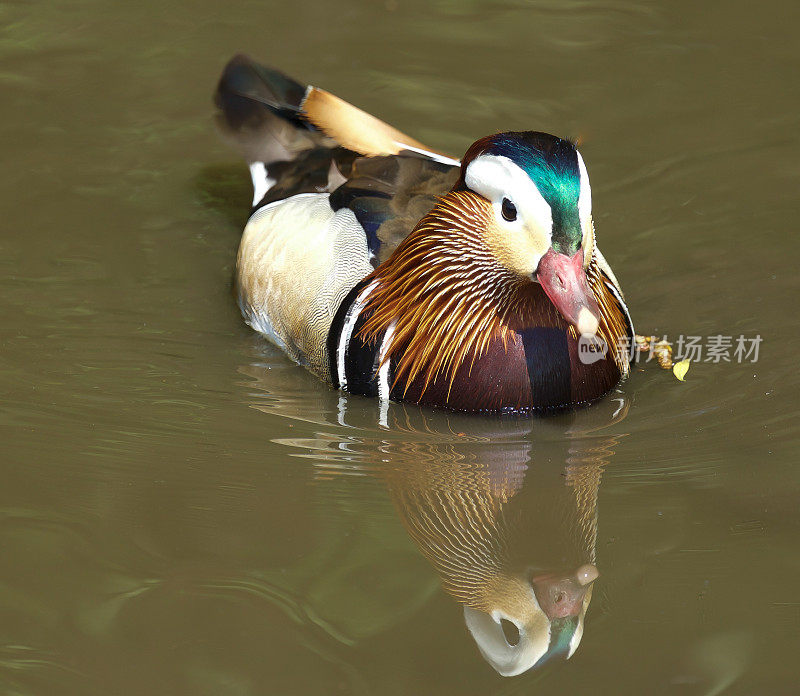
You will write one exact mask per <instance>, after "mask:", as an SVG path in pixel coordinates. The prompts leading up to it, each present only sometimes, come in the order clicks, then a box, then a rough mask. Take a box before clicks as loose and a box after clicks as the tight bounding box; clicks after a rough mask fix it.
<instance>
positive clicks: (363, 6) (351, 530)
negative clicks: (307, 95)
mask: <svg viewBox="0 0 800 696" xmlns="http://www.w3.org/2000/svg"><path fill="white" fill-rule="evenodd" d="M799 14H800V13H798V11H797V10H796V4H795V3H793V2H788V1H787V2H778V1H774V2H773V1H767V2H761V3H750V4H745V3H724V2H707V3H706V2H700V3H698V2H670V3H662V4H658V3H638V4H635V3H626V2H608V3H588V2H555V1H553V2H524V1H522V0H518V1H513V0H510V1H508V2H478V1H477V0H476V1H466V0H459V1H456V0H449V1H446V0H441V1H438V2H437V1H434V2H425V3H422V2H419V3H410V2H404V1H403V0H399V1H396V2H395V1H393V2H387V3H385V4H383V3H373V2H358V3H339V2H320V1H316V0H315V1H313V2H310V1H309V2H304V3H274V4H272V5H271V4H270V3H265V2H242V1H239V0H233V1H232V2H227V3H219V4H217V3H212V2H208V1H207V0H199V1H198V2H171V3H162V2H153V1H152V0H144V1H143V2H140V3H108V2H104V3H100V2H97V1H96V0H85V1H79V0H56V1H51V2H46V3H45V2H14V3H4V4H2V5H0V95H2V96H1V97H0V114H2V119H0V147H1V151H2V162H3V166H2V169H0V182H1V185H0V234H1V235H2V236H1V237H0V243H1V244H2V252H1V253H0V264H2V273H0V297H1V298H2V302H1V303H0V325H1V326H2V333H1V334H0V335H1V336H2V353H1V354H0V356H1V358H0V359H1V360H2V363H1V364H0V393H2V399H3V407H2V411H1V412H0V424H2V455H0V693H2V694H37V695H43V696H44V695H47V696H51V695H60V694H103V695H109V694H114V695H116V694H120V695H122V694H148V695H150V694H192V695H194V694H198V695H200V694H203V695H205V694H208V695H210V696H211V695H213V696H221V695H228V694H230V695H237V696H238V695H242V696H245V695H250V694H270V695H271V694H332V693H341V694H478V693H482V694H485V693H491V694H517V693H519V694H522V693H525V694H551V693H597V694H692V695H694V694H703V695H711V694H718V693H723V692H724V693H731V694H784V693H786V694H789V693H796V692H797V688H798V681H800V668H798V662H797V653H798V648H800V640H798V626H799V625H800V599H799V598H798V590H797V586H798V577H799V576H800V555H799V554H798V546H797V544H798V506H799V505H798V503H799V501H800V474H799V473H798V465H797V462H798V446H799V445H800V433H798V415H800V402H799V400H798V396H797V394H798V389H799V388H800V379H798V370H797V361H798V357H797V354H796V349H797V337H798V328H799V327H800V321H798V315H797V311H796V309H795V305H796V302H797V299H798V290H799V289H800V286H799V285H800V284H799V283H798V277H797V270H796V269H797V258H798V255H799V254H800V242H798V235H797V234H796V225H797V222H798V189H799V188H800V165H799V164H798V162H800V140H799V139H798V133H799V132H800V117H798V110H800V90H799V89H798V74H800V60H798V59H799V58H800V49H798V44H797V37H796V31H797V26H798V20H799V19H800V16H798V15H799ZM242 50H244V51H247V52H249V53H251V54H252V55H253V56H255V57H258V58H259V59H261V60H263V61H265V62H269V63H271V64H273V65H275V66H278V67H281V68H283V69H284V70H286V71H287V72H289V73H291V74H295V75H297V76H298V77H299V78H300V79H305V80H308V81H311V82H313V83H314V84H317V85H320V86H323V87H325V88H327V89H329V90H331V91H333V92H335V93H337V94H340V95H341V96H343V97H345V98H347V99H349V100H350V101H352V102H354V103H356V104H358V105H360V106H362V107H364V108H366V109H368V110H370V111H372V112H374V113H376V114H378V115H380V116H382V117H384V118H386V119H387V120H389V121H391V122H393V123H394V124H396V125H397V126H398V127H400V128H401V129H404V130H406V131H407V132H410V133H411V134H413V135H414V136H415V137H417V138H419V139H420V140H423V141H426V142H429V143H430V144H431V145H433V146H437V147H439V148H440V149H443V150H446V151H450V152H452V153H453V154H454V155H456V156H458V155H460V154H461V153H462V152H463V151H464V150H465V149H466V147H467V146H468V145H469V143H470V142H471V141H472V140H474V139H476V138H477V137H480V136H482V135H485V134H487V133H490V132H495V131H498V130H508V129H539V130H546V131H550V132H554V133H558V134H563V135H569V136H580V137H581V138H582V140H583V145H582V152H583V155H584V158H585V159H586V162H587V165H588V168H589V172H590V175H591V177H592V182H593V189H594V192H593V193H594V210H595V220H596V226H597V234H598V242H599V244H600V246H601V247H602V249H603V251H604V253H605V255H606V257H607V258H608V259H609V260H610V262H611V264H612V266H613V268H614V270H615V271H616V273H617V275H618V277H619V278H620V281H621V283H622V285H623V287H624V289H625V292H626V295H627V298H628V303H629V306H630V309H631V312H632V314H633V317H634V321H635V322H636V324H637V329H638V330H639V331H640V332H641V331H646V332H652V333H657V334H659V335H667V336H668V337H670V338H673V339H674V338H677V336H679V335H681V334H685V335H697V336H702V337H704V340H705V338H706V337H708V336H713V335H726V336H732V337H733V338H734V339H735V338H737V337H738V336H740V335H744V336H746V337H753V336H756V335H760V336H761V337H762V339H763V341H762V343H761V345H760V354H759V357H758V361H757V362H755V363H752V362H750V360H747V361H745V362H742V363H739V362H737V360H736V357H735V355H734V354H733V351H731V353H730V357H731V361H730V362H724V361H722V362H720V363H715V362H703V363H697V364H694V365H693V366H692V367H691V369H690V371H689V373H688V375H687V379H686V382H684V383H680V382H678V381H677V380H676V379H675V378H674V377H673V376H672V374H671V373H670V372H667V371H663V370H660V369H659V368H658V367H656V366H654V365H653V363H650V364H646V365H643V366H640V367H639V368H637V370H636V371H635V373H634V375H633V376H632V378H631V379H629V380H628V381H627V382H626V383H625V384H624V385H623V386H622V387H621V389H620V391H619V393H616V394H614V395H613V396H612V397H611V398H609V399H607V400H606V401H605V402H604V403H603V404H601V405H599V406H597V407H595V408H592V409H589V410H588V411H584V412H581V413H578V414H575V415H573V416H563V417H559V418H551V419H547V420H544V421H542V420H534V421H531V420H527V419H526V420H497V419H490V418H477V417H475V418H464V417H457V416H453V415H448V414H443V413H437V412H432V411H425V410H420V409H418V408H407V407H403V406H399V405H397V404H392V405H390V406H389V407H388V409H384V410H383V411H382V410H381V408H380V406H379V404H378V403H377V402H373V401H369V400H365V399H361V398H353V397H345V396H342V395H340V394H337V393H335V392H332V391H331V390H329V389H328V388H327V387H326V386H325V385H323V384H321V383H319V382H318V381H317V380H316V379H315V378H314V377H312V376H311V375H310V374H307V373H305V372H304V371H303V370H302V369H301V368H298V367H296V366H294V365H293V364H291V363H289V362H288V360H287V359H285V358H284V357H282V355H281V354H280V353H279V352H278V351H277V350H276V349H274V348H272V347H271V346H269V345H268V344H266V343H265V342H264V341H263V340H261V339H260V338H259V337H258V336H256V335H254V334H253V333H252V332H251V331H250V330H249V329H248V328H247V327H246V326H245V325H244V324H243V323H242V321H241V319H240V317H239V314H238V310H237V308H236V306H235V304H234V302H233V299H232V296H231V292H230V279H231V275H232V266H233V262H234V258H235V253H236V248H237V244H238V237H239V233H240V230H241V228H242V226H243V223H244V221H245V219H246V215H247V212H246V211H247V207H248V202H249V196H250V191H249V179H248V176H247V172H246V169H245V168H244V167H243V165H241V164H240V163H239V162H238V161H237V158H236V155H235V153H233V152H231V151H229V150H228V149H227V148H226V146H225V145H224V144H223V143H222V142H221V141H220V140H219V139H218V137H217V135H216V134H215V131H214V128H213V125H212V107H211V103H210V95H211V93H212V91H213V88H214V84H215V81H216V79H217V77H218V74H219V71H220V70H221V68H222V66H223V64H224V62H225V61H226V60H227V58H228V57H229V56H230V55H232V54H233V53H235V52H237V51H242ZM704 357H705V356H704ZM598 484H599V488H598ZM431 497H434V498H436V500H437V501H438V502H437V505H438V506H439V508H440V516H441V517H442V518H443V519H444V518H447V519H446V520H445V521H444V522H442V525H443V527H442V529H439V531H438V532H437V531H436V530H435V529H433V528H432V527H431V526H430V525H428V526H427V527H426V526H425V524H424V523H423V522H424V520H423V517H424V515H423V514H422V512H423V511H424V509H427V508H426V507H425V506H426V505H428V502H426V501H429V500H430V499H431ZM475 501H478V502H475ZM484 508H485V510H484ZM448 510H449V512H448ZM465 510H467V512H464V511H465ZM469 510H471V512H469ZM482 511H483V512H482ZM486 511H488V512H486ZM451 513H452V514H451ZM481 514H484V517H483V518H482V519H483V520H484V523H483V526H482V531H481V532H479V533H478V534H477V536H482V537H485V538H484V539H483V541H484V542H486V539H488V542H486V543H488V544H489V546H491V547H492V548H501V547H502V548H505V546H508V547H509V548H511V549H512V551H513V553H512V552H511V551H510V552H509V559H510V558H511V556H512V555H513V557H514V559H515V560H514V561H513V563H515V564H516V565H515V566H514V567H515V568H531V567H533V568H545V567H549V566H548V563H550V564H552V563H557V562H558V559H559V558H561V557H562V556H563V553H562V552H563V551H564V549H565V548H568V547H569V548H570V549H573V550H574V552H575V553H576V554H577V556H578V557H580V556H583V557H584V558H583V559H581V558H578V560H587V559H588V560H593V562H594V563H595V564H596V566H597V568H598V569H599V572H600V577H599V579H598V580H597V581H596V582H595V583H594V587H593V598H592V600H591V604H590V605H589V608H588V612H587V614H586V619H585V627H584V635H583V640H582V642H581V645H580V647H579V648H578V649H577V652H576V653H575V655H574V657H572V659H571V660H569V661H568V662H564V661H552V662H550V663H548V664H547V665H545V666H544V667H541V668H537V669H533V670H530V671H528V672H526V673H525V674H523V675H522V676H517V677H509V678H504V677H501V676H499V675H498V674H497V673H496V672H495V671H494V669H492V667H491V666H490V665H489V664H488V663H487V661H485V660H484V659H483V658H482V657H481V654H480V652H479V651H478V648H477V646H476V644H475V641H474V640H473V639H472V637H471V635H470V633H469V632H468V630H467V628H466V625H465V622H464V613H463V608H462V606H461V604H459V602H458V601H456V599H455V598H454V597H453V596H451V595H450V594H448V593H447V592H446V591H445V589H443V583H444V584H445V585H447V582H448V580H447V577H445V576H446V574H447V573H446V572H444V571H443V570H442V568H443V567H444V566H446V565H447V563H446V562H440V563H439V565H437V561H436V558H435V553H434V554H432V553H431V552H430V547H429V546H428V547H426V545H425V544H426V539H428V537H426V534H427V535H429V537H431V538H433V537H435V536H436V534H437V533H438V534H439V536H440V537H441V536H442V535H444V536H447V534H450V536H451V537H453V535H455V536H454V537H453V538H456V542H454V543H455V547H452V548H451V549H450V553H451V555H453V554H455V555H458V553H460V547H459V546H458V544H459V543H463V545H464V548H465V549H466V551H465V553H464V554H462V555H463V557H465V558H467V561H466V562H465V565H466V566H469V565H470V563H471V562H472V561H471V560H470V559H471V558H473V556H474V553H473V556H470V553H469V547H470V545H471V544H472V545H473V546H474V544H475V543H476V542H475V541H474V539H473V540H470V535H469V534H467V533H464V532H463V529H466V528H467V527H468V526H469V523H470V519H472V518H471V516H473V517H474V516H480V515H481ZM448 515H449V517H448ZM421 520H423V522H421ZM497 520H502V521H503V522H502V524H501V523H499V522H498V523H497V524H496V525H495V526H493V525H494V523H495V522H496V521H497ZM421 529H422V530H423V531H420V530H421ZM426 529H427V530H428V531H424V530H426ZM432 529H433V531H431V530H432ZM453 530H455V531H453ZM459 539H460V541H458V540H459ZM426 548H427V549H428V553H427V554H426V553H425V552H424V551H425V549H426ZM551 559H556V560H555V561H551ZM508 563H509V564H512V561H511V560H508ZM509 567H510V566H509ZM491 601H496V602H502V601H504V598H503V597H502V596H494V597H492V598H491Z"/></svg>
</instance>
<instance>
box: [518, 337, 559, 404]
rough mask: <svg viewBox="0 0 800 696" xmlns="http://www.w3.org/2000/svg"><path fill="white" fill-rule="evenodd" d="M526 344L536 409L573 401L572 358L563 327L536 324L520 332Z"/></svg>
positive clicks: (527, 361)
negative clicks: (534, 326)
mask: <svg viewBox="0 0 800 696" xmlns="http://www.w3.org/2000/svg"><path fill="white" fill-rule="evenodd" d="M520 335H521V336H522V344H523V346H524V347H525V361H526V363H527V365H528V378H529V379H530V381H531V401H532V404H531V405H532V406H533V407H534V408H547V407H554V406H555V407H558V406H559V405H565V404H568V403H570V401H571V384H570V372H571V368H570V359H569V347H568V345H567V333H566V331H564V330H563V329H555V328H543V327H537V328H532V329H525V330H523V331H521V332H520Z"/></svg>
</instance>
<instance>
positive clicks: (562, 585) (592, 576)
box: [531, 563, 599, 621]
mask: <svg viewBox="0 0 800 696" xmlns="http://www.w3.org/2000/svg"><path fill="white" fill-rule="evenodd" d="M598 575H599V573H598V571H597V568H596V567H595V566H593V565H592V564H591V563H586V564H585V565H582V566H581V567H580V568H578V570H577V571H576V572H575V573H573V574H571V575H567V576H564V575H555V574H542V575H536V576H534V577H533V578H532V579H531V584H532V585H533V591H534V594H535V595H536V601H537V602H538V603H539V607H540V608H541V610H542V611H543V612H544V613H545V615H546V616H547V618H548V619H550V621H553V620H555V619H565V618H568V617H570V616H578V614H580V613H581V609H582V608H583V600H584V597H585V596H586V590H587V589H588V587H589V585H591V584H592V583H593V582H594V581H595V580H596V579H597V576H598Z"/></svg>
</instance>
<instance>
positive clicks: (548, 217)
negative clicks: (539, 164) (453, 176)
mask: <svg viewBox="0 0 800 696" xmlns="http://www.w3.org/2000/svg"><path fill="white" fill-rule="evenodd" d="M464 182H465V183H466V184H467V186H468V187H469V188H470V189H471V190H472V191H474V192H475V193H479V194H480V195H482V196H483V197H484V198H486V199H488V200H489V201H491V203H492V205H493V206H494V208H495V210H496V212H497V215H498V217H499V218H500V219H502V205H503V198H508V199H509V200H510V201H511V202H512V203H513V204H514V206H515V207H516V209H517V219H516V220H515V221H513V222H508V221H505V220H503V223H504V224H506V225H517V224H519V225H521V224H523V222H524V221H527V222H528V224H535V225H536V226H537V227H539V228H540V229H541V230H542V232H544V233H545V234H547V235H548V236H550V237H552V231H553V212H552V210H551V209H550V206H549V205H548V203H547V201H546V200H545V199H544V197H543V196H542V194H541V193H540V192H539V189H538V188H536V184H534V183H533V181H531V178H530V177H529V176H528V175H527V174H526V173H525V172H524V171H523V169H522V168H521V167H520V166H519V165H517V164H515V163H514V162H512V161H511V160H510V159H509V158H508V157H503V156H501V155H478V157H476V158H475V159H474V160H472V162H470V163H469V164H468V165H467V171H466V173H465V174H464Z"/></svg>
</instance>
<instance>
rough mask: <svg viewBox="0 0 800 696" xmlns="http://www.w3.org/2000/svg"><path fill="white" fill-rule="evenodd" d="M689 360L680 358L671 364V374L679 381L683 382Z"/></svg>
mask: <svg viewBox="0 0 800 696" xmlns="http://www.w3.org/2000/svg"><path fill="white" fill-rule="evenodd" d="M689 365H690V361H689V360H681V361H680V362H676V363H675V364H674V365H673V366H672V374H674V375H675V376H676V377H677V378H678V379H679V380H680V381H681V382H683V380H684V378H685V377H686V373H687V372H688V371H689Z"/></svg>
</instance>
